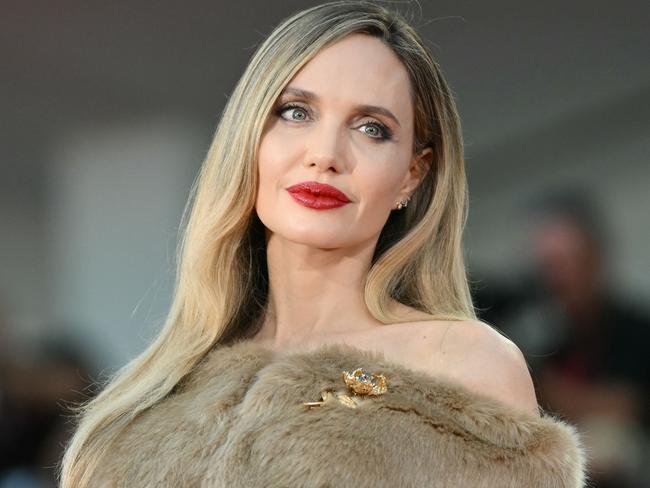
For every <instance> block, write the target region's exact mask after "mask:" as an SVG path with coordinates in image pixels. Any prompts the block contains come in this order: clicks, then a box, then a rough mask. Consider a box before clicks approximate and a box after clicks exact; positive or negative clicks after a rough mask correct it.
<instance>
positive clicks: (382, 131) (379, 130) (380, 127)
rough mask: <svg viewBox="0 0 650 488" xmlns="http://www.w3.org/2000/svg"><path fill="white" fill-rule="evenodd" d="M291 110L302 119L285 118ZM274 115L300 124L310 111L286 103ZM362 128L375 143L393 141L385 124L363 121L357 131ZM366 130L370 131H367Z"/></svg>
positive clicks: (375, 121) (301, 105) (295, 103)
mask: <svg viewBox="0 0 650 488" xmlns="http://www.w3.org/2000/svg"><path fill="white" fill-rule="evenodd" d="M291 110H294V111H295V112H293V113H294V114H301V113H302V114H303V115H302V117H299V118H295V117H286V116H285V114H286V113H287V112H289V111H291ZM274 113H275V115H276V116H277V117H279V118H281V119H284V120H286V121H288V122H302V121H304V120H307V118H308V117H309V115H310V113H311V111H310V109H309V107H307V106H305V105H303V104H301V103H299V102H286V103H280V104H279V105H278V106H277V107H276V108H275V109H274ZM362 127H366V129H364V130H362V131H361V132H362V133H364V134H366V135H367V136H368V137H369V138H370V139H373V140H375V141H377V142H383V141H389V140H392V139H393V131H392V130H391V129H390V128H389V127H388V126H387V125H386V124H383V123H382V122H380V121H378V120H376V119H374V118H371V119H366V120H363V121H362V122H361V124H359V125H357V129H360V128H362ZM368 129H371V131H368Z"/></svg>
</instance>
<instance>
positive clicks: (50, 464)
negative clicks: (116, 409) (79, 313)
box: [0, 316, 89, 488]
mask: <svg viewBox="0 0 650 488" xmlns="http://www.w3.org/2000/svg"><path fill="white" fill-rule="evenodd" d="M5 325H6V324H5V323H4V322H3V320H2V317H1V316H0V488H50V487H54V486H56V466H57V463H58V461H59V459H60V458H61V456H62V453H63V445H64V444H65V442H66V441H67V439H68V437H69V436H70V428H69V426H68V425H66V424H67V421H66V417H65V416H64V415H65V413H64V412H65V410H64V408H65V405H66V404H67V403H71V402H78V401H80V400H82V399H83V398H82V396H81V395H82V393H81V392H82V391H83V390H84V389H85V388H86V387H87V386H88V385H89V383H88V382H87V380H85V379H84V378H85V377H86V368H85V366H84V361H83V360H82V359H81V358H80V357H79V355H78V354H77V352H76V350H74V349H73V348H71V346H70V345H69V344H70V342H69V341H66V342H67V344H66V345H65V346H63V345H61V344H60V343H58V342H53V341H51V340H47V339H44V340H43V341H42V343H41V344H40V345H39V346H35V347H33V348H31V349H29V350H25V348H24V347H21V345H20V344H18V343H17V342H16V341H15V340H14V339H13V338H12V337H10V335H9V334H8V333H7V327H5ZM86 393H87V392H86ZM87 396H88V395H85V397H84V398H87Z"/></svg>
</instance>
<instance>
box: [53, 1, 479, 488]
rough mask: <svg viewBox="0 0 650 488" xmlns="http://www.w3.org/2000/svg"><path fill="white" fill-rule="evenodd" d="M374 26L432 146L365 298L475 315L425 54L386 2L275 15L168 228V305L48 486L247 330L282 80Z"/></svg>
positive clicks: (73, 486)
mask: <svg viewBox="0 0 650 488" xmlns="http://www.w3.org/2000/svg"><path fill="white" fill-rule="evenodd" d="M354 33H361V34H366V35H369V36H375V37H377V38H379V39H381V40H382V41H383V42H384V43H385V44H386V45H387V46H389V47H390V48H391V49H392V50H393V51H394V52H395V54H396V55H397V56H398V57H399V59H400V60H401V61H402V63H403V64H404V66H405V67H406V69H407V71H408V74H409V77H410V82H411V86H410V93H411V102H412V104H413V107H414V117H415V121H414V122H415V126H414V127H415V137H414V145H413V151H421V150H422V149H424V148H426V147H430V148H432V149H433V153H434V158H433V163H432V164H431V166H430V168H429V170H428V172H427V173H426V175H425V177H424V178H423V179H422V180H421V182H420V184H419V186H418V187H417V189H416V190H415V192H414V193H413V195H412V198H411V204H410V205H409V206H408V207H407V208H406V209H403V210H400V211H396V212H392V213H391V215H390V217H389V218H388V221H387V222H386V224H385V226H384V228H383V229H382V232H381V234H380V237H379V240H378V242H377V246H376V249H375V252H374V255H373V258H372V263H371V268H370V270H369V273H368V275H367V279H366V282H365V289H364V295H365V303H366V306H367V307H368V310H369V311H370V313H371V314H372V315H373V316H374V317H375V318H376V319H377V320H379V321H381V322H382V323H399V322H404V321H405V320H404V318H402V317H400V316H397V315H395V314H394V313H393V312H392V311H391V310H392V309H391V308H390V307H389V305H390V302H391V301H392V300H397V301H399V302H401V303H403V304H405V305H408V306H410V307H413V308H416V309H418V310H419V311H421V312H424V313H426V314H428V315H429V316H430V317H431V319H439V320H472V319H476V314H475V310H474V307H473V305H472V300H471V296H470V291H469V286H468V280H467V275H466V269H465V264H464V258H463V250H462V233H463V229H464V226H465V221H466V217H467V183H466V177H465V168H464V157H463V144H462V135H461V128H460V123H459V119H458V113H457V110H456V106H455V103H454V100H453V96H452V93H451V91H450V89H449V87H448V85H447V83H446V82H445V80H444V78H443V76H442V73H441V71H440V68H439V66H438V64H437V63H436V62H435V61H434V59H433V58H432V56H431V53H430V51H429V49H428V48H427V47H426V46H425V44H424V43H423V41H422V39H421V38H420V36H419V35H418V34H417V32H416V31H415V30H414V28H413V27H412V26H411V25H410V24H409V23H408V22H407V21H406V20H405V18H404V17H403V16H402V15H401V14H399V13H398V12H396V11H394V10H391V9H388V8H386V7H384V6H381V5H377V4H374V3H372V2H369V1H335V2H331V3H326V4H323V5H319V6H316V7H313V8H309V9H307V10H304V11H301V12H299V13H297V14H295V15H293V16H291V17H290V18H288V19H286V20H285V21H283V22H282V23H281V24H280V25H279V26H277V27H276V28H275V29H274V30H273V32H272V33H271V34H270V35H269V36H268V37H267V38H266V39H265V40H264V42H263V43H262V44H261V45H260V46H259V47H258V48H257V50H256V52H255V54H254V55H253V57H252V59H251V60H250V62H249V64H248V66H247V68H246V71H245V72H244V74H243V76H242V77H241V79H240V80H239V82H238V83H237V86H236V87H235V89H234V92H233V93H232V95H231V97H230V98H229V100H228V102H227V104H226V107H225V109H224V111H223V113H222V116H221V120H220V123H219V125H218V127H217V130H216V133H215V135H214V138H213V140H212V143H211V146H210V148H209V151H208V153H207V156H206V158H205V161H204V163H203V165H202V167H201V170H200V173H199V175H198V178H197V179H196V181H195V183H194V185H193V186H192V191H191V194H190V199H189V200H188V204H187V206H186V209H185V212H184V216H183V222H182V224H181V228H182V229H184V230H183V234H182V237H181V239H180V240H179V248H178V259H177V263H178V265H177V276H176V285H175V290H174V297H173V301H172V304H171V307H170V311H169V315H168V316H167V318H166V320H165V323H164V325H163V327H162V329H161V332H160V333H159V335H158V336H157V337H156V338H155V339H154V340H153V342H152V343H151V344H150V345H149V346H148V347H147V349H146V350H145V351H144V352H142V353H141V354H140V355H139V356H138V357H136V358H135V359H134V360H132V361H131V362H130V363H129V364H127V365H126V366H124V367H123V368H122V369H121V370H119V371H118V372H117V373H116V374H115V375H114V377H113V378H112V379H111V381H110V382H109V383H108V384H107V385H106V386H105V388H104V389H103V391H101V393H100V394H99V395H98V396H97V397H95V398H94V399H92V400H91V401H89V402H87V403H86V404H85V405H82V406H80V407H78V408H77V415H78V419H79V423H78V426H77V430H76V432H75V435H74V436H73V438H72V440H71V442H70V444H69V445H68V447H67V450H66V453H65V456H64V458H63V462H62V466H61V473H60V476H61V486H62V487H63V488H82V487H86V486H89V485H91V481H92V479H93V473H94V472H95V470H96V467H97V466H98V463H100V461H101V458H102V456H104V455H105V454H106V452H108V451H109V449H110V445H111V442H112V441H113V440H114V439H115V438H116V437H117V436H118V435H119V434H120V432H121V431H122V430H123V429H124V428H125V427H126V426H128V424H129V423H130V422H132V421H133V419H134V418H135V417H136V416H137V415H138V414H139V413H141V412H143V411H144V410H146V409H148V408H150V407H151V406H153V405H155V404H156V403H157V402H159V401H160V400H161V399H163V398H164V397H165V396H166V395H168V394H169V393H170V392H171V391H172V389H173V388H174V386H176V385H177V384H178V383H179V381H180V380H181V379H182V378H183V377H184V376H186V375H187V374H188V373H189V372H190V371H191V370H192V368H193V367H194V366H195V365H196V364H197V362H198V361H200V360H201V359H202V358H203V357H204V356H205V355H206V354H207V353H208V352H209V351H210V350H211V349H212V348H214V347H215V346H217V345H219V344H224V343H226V342H228V341H231V340H234V339H236V338H242V337H246V336H247V335H248V334H250V332H251V329H252V328H254V327H255V323H256V322H258V319H259V317H260V316H261V315H262V314H263V313H264V311H265V307H266V299H267V292H268V275H267V267H266V254H265V240H264V228H263V225H262V223H261V222H260V220H259V218H258V217H257V215H256V213H255V208H254V203H255V199H256V190H257V185H258V181H257V179H258V175H257V166H256V165H257V151H258V147H259V143H260V138H261V135H262V133H263V129H264V126H265V123H266V120H267V118H268V117H269V114H270V113H271V111H272V108H273V106H274V104H275V103H276V99H277V97H278V96H279V94H280V92H281V91H282V89H283V88H284V87H285V86H286V85H287V84H288V82H289V81H290V80H291V79H292V77H293V76H294V75H295V74H296V73H297V72H298V70H300V68H301V67H303V66H304V65H305V63H307V62H309V60H310V59H312V58H313V57H314V56H315V55H316V54H317V53H318V52H319V51H320V50H321V49H323V48H324V47H326V46H328V45H330V44H332V43H334V42H336V41H337V40H340V39H341V38H343V37H344V36H347V35H350V34H354Z"/></svg>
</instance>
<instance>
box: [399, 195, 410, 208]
mask: <svg viewBox="0 0 650 488" xmlns="http://www.w3.org/2000/svg"><path fill="white" fill-rule="evenodd" d="M410 199H411V197H406V199H405V200H400V201H399V202H397V210H402V209H403V208H404V207H406V206H407V205H408V203H409V200H410Z"/></svg>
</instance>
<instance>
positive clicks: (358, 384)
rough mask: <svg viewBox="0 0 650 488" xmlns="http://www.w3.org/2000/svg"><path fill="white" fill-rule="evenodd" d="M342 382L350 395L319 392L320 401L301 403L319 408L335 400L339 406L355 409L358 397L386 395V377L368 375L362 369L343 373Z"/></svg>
mask: <svg viewBox="0 0 650 488" xmlns="http://www.w3.org/2000/svg"><path fill="white" fill-rule="evenodd" d="M342 378H343V381H344V382H345V384H346V386H347V387H348V388H349V389H350V390H351V391H352V395H349V394H346V393H341V392H336V391H333V390H332V389H325V390H323V391H321V400H320V401H317V402H303V405H306V406H308V407H320V406H321V405H322V404H324V403H325V402H327V401H328V400H330V399H332V398H335V399H336V400H338V401H339V402H340V403H341V404H343V405H345V406H346V407H350V408H357V405H358V404H359V402H360V399H359V398H358V397H359V396H379V395H382V394H384V393H386V390H387V385H386V377H385V376H384V375H383V374H378V373H374V374H370V373H367V372H365V371H364V370H363V369H362V368H357V369H355V370H354V371H353V372H352V373H350V372H348V371H343V373H342Z"/></svg>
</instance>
